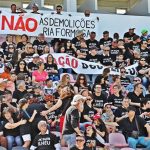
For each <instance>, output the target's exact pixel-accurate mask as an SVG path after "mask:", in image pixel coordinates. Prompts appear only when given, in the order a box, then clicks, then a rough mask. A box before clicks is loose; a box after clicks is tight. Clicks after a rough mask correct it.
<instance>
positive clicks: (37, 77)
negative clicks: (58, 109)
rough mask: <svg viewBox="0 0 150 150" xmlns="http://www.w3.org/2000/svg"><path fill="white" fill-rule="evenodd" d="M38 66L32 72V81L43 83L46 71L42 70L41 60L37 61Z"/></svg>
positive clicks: (46, 77) (46, 74) (46, 76)
mask: <svg viewBox="0 0 150 150" xmlns="http://www.w3.org/2000/svg"><path fill="white" fill-rule="evenodd" d="M37 66H38V70H35V71H34V72H33V73H32V82H33V83H39V82H40V83H42V84H43V83H44V82H45V81H46V80H47V79H48V73H47V72H46V71H44V67H45V66H44V63H43V62H39V63H38V64H37Z"/></svg>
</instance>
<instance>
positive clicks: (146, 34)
mask: <svg viewBox="0 0 150 150" xmlns="http://www.w3.org/2000/svg"><path fill="white" fill-rule="evenodd" d="M141 34H142V35H141V37H140V39H141V41H147V37H148V30H147V29H142V31H141Z"/></svg>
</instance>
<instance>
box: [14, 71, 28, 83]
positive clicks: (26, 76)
mask: <svg viewBox="0 0 150 150" xmlns="http://www.w3.org/2000/svg"><path fill="white" fill-rule="evenodd" d="M15 73H16V75H18V74H19V73H22V74H24V76H25V81H28V79H29V77H30V73H29V71H27V70H24V71H15Z"/></svg>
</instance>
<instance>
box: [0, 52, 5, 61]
mask: <svg viewBox="0 0 150 150" xmlns="http://www.w3.org/2000/svg"><path fill="white" fill-rule="evenodd" d="M2 58H4V53H3V52H1V51H0V61H1V59H2Z"/></svg>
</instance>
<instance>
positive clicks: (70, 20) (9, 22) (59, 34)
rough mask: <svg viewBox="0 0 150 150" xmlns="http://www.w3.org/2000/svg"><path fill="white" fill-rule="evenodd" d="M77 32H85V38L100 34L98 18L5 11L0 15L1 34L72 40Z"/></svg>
mask: <svg viewBox="0 0 150 150" xmlns="http://www.w3.org/2000/svg"><path fill="white" fill-rule="evenodd" d="M77 30H83V32H84V36H85V38H88V37H89V34H90V32H91V31H94V32H98V31H97V30H98V21H97V19H96V17H93V18H92V17H84V16H82V17H80V16H73V17H71V16H68V15H57V14H53V15H52V14H42V15H41V14H33V13H24V14H12V13H8V12H5V11H3V12H2V13H1V14H0V34H17V35H22V34H27V35H28V36H37V35H38V34H39V33H44V35H45V37H51V38H63V39H72V38H74V37H75V35H76V32H77Z"/></svg>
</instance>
